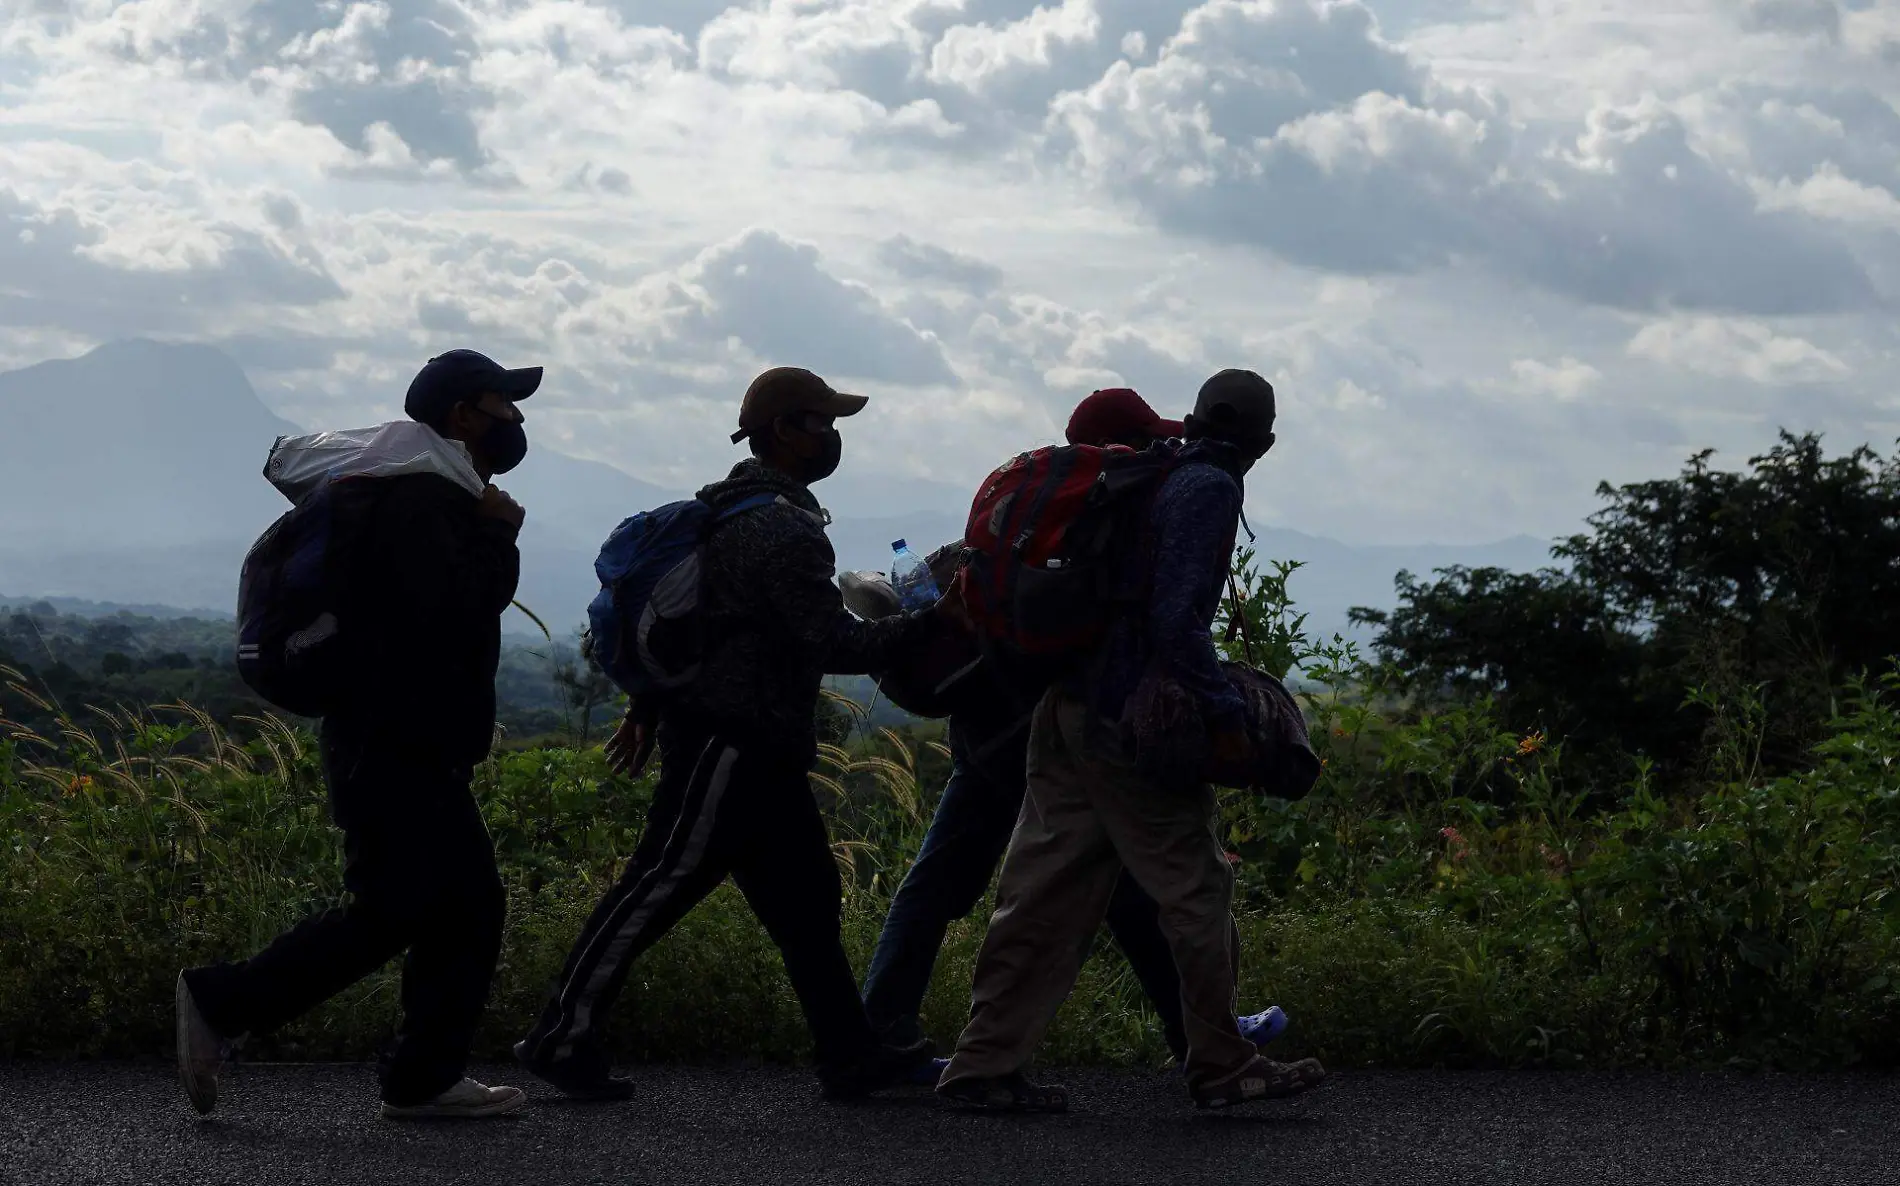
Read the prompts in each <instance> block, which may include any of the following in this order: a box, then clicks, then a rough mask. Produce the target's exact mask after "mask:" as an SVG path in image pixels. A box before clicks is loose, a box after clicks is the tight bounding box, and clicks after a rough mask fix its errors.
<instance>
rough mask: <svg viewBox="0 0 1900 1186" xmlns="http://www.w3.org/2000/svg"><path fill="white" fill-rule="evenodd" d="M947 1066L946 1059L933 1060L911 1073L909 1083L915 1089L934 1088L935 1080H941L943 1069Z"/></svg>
mask: <svg viewBox="0 0 1900 1186" xmlns="http://www.w3.org/2000/svg"><path fill="white" fill-rule="evenodd" d="M949 1065H950V1060H949V1059H947V1058H933V1059H931V1060H930V1061H929V1062H926V1063H923V1064H921V1065H920V1066H919V1067H918V1068H917V1069H916V1070H914V1071H912V1072H911V1074H910V1082H911V1083H912V1084H913V1085H914V1086H917V1087H935V1086H936V1085H937V1080H939V1079H941V1078H943V1069H944V1068H945V1067H947V1066H949Z"/></svg>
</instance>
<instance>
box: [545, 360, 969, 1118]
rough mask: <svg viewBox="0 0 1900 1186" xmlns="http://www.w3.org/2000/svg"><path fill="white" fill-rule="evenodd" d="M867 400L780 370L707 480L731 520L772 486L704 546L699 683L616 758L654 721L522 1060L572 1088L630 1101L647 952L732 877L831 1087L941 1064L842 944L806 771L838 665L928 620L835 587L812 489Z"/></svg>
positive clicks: (615, 753) (898, 643)
mask: <svg viewBox="0 0 1900 1186" xmlns="http://www.w3.org/2000/svg"><path fill="white" fill-rule="evenodd" d="M865 402H866V401H865V398H864V397H863V396H859V395H845V394H841V393H840V392H837V391H834V390H832V388H831V387H830V386H829V385H828V384H826V383H825V382H824V380H822V379H820V378H819V377H818V376H816V375H814V374H812V373H811V372H810V371H806V370H799V369H795V368H791V367H780V368H776V369H774V370H770V371H767V372H765V373H764V374H763V375H760V376H759V377H758V378H757V379H756V380H754V381H753V383H752V385H751V387H750V388H749V389H748V390H747V391H746V394H745V400H744V402H743V404H742V405H741V407H740V411H739V431H737V432H736V433H734V434H733V437H732V439H733V442H734V443H737V442H739V441H741V440H744V441H747V442H748V444H749V446H750V448H751V451H752V457H751V458H749V459H747V460H744V461H741V462H740V463H739V464H738V465H736V466H735V467H733V470H732V473H731V475H730V476H729V477H727V478H726V479H725V480H724V481H722V482H715V483H714V484H712V485H710V486H708V487H706V488H705V489H704V490H702V491H700V492H699V497H700V498H701V499H702V500H704V501H705V502H706V503H708V504H709V505H711V506H712V507H713V509H714V510H715V511H716V512H717V511H722V510H724V509H726V508H732V507H736V506H737V505H738V504H740V503H743V502H748V501H751V500H756V498H757V496H759V495H762V494H763V495H770V496H772V497H771V501H769V502H767V503H765V504H764V505H762V506H758V507H757V508H756V509H752V510H746V511H743V512H741V513H738V514H736V515H733V516H732V517H729V518H725V519H723V520H720V521H719V522H718V523H717V525H716V526H715V527H714V528H713V531H712V535H711V536H710V538H709V539H708V540H707V542H706V544H705V550H704V558H703V561H702V570H701V571H702V574H703V575H702V578H701V580H702V583H701V589H700V610H699V613H700V615H701V619H702V627H701V633H702V636H703V638H704V639H705V647H706V650H705V654H704V656H703V659H702V661H701V664H700V668H699V673H698V675H697V676H696V678H695V679H694V680H693V682H692V683H691V684H689V685H688V686H687V687H686V688H684V689H682V690H681V691H680V692H679V693H677V694H675V695H673V696H671V697H669V698H668V699H667V700H666V701H665V702H664V703H660V704H654V705H635V706H633V707H632V708H630V710H629V713H628V718H627V721H626V723H625V724H623V725H622V726H621V729H620V732H619V733H617V734H616V735H615V737H614V740H613V741H612V742H610V743H609V747H608V748H609V753H610V756H612V757H613V759H614V760H615V761H616V763H617V764H619V765H620V766H621V767H622V768H626V767H629V766H631V765H634V764H635V759H634V755H635V754H636V752H638V751H640V750H642V749H643V748H644V743H645V738H646V735H647V731H648V729H649V728H650V727H652V726H653V725H654V724H655V723H656V722H657V736H658V744H659V750H660V778H659V784H658V786H657V788H656V790H655V792H654V798H653V805H652V806H651V808H649V810H648V812H647V823H646V832H645V834H644V835H643V836H642V837H641V840H640V844H639V847H638V849H637V850H636V851H635V852H634V854H633V859H632V860H631V861H630V862H629V863H628V865H627V868H626V870H625V872H624V873H623V874H622V875H621V877H620V881H619V883H618V884H617V885H615V886H614V888H613V889H612V890H610V891H609V892H608V894H607V896H606V898H605V899H604V900H602V902H601V903H600V905H599V907H598V908H597V909H595V911H594V913H593V916H592V917H591V918H590V919H589V920H588V922H587V925H586V926H585V928H583V930H582V931H581V935H580V938H579V940H578V941H576V943H575V944H574V948H573V951H572V953H571V954H570V955H569V956H568V959H567V966H566V968H565V969H564V970H563V972H562V973H561V979H560V983H559V985H558V987H557V989H556V991H555V993H554V994H553V996H552V998H551V999H550V1000H549V1001H548V1004H547V1008H546V1010H545V1012H544V1013H543V1014H542V1016H541V1019H540V1021H539V1022H538V1023H537V1024H536V1025H535V1027H534V1029H533V1031H532V1032H531V1033H530V1034H529V1035H528V1036H527V1037H526V1038H525V1039H523V1040H522V1041H521V1042H520V1043H519V1044H518V1045H517V1046H516V1047H515V1053H516V1055H517V1057H519V1058H520V1060H521V1062H522V1065H523V1066H525V1067H526V1068H527V1069H528V1070H529V1071H531V1072H532V1073H534V1074H535V1075H537V1076H539V1077H540V1078H542V1079H544V1080H546V1081H547V1082H549V1083H552V1084H553V1085H554V1086H556V1087H558V1088H560V1089H561V1090H562V1091H564V1092H566V1093H567V1094H569V1095H571V1096H576V1097H582V1098H593V1099H616V1098H625V1097H627V1096H628V1095H630V1094H631V1092H632V1090H633V1086H632V1083H631V1081H629V1080H627V1079H624V1078H617V1077H614V1076H613V1075H612V1074H611V1072H610V1069H609V1067H610V1064H609V1057H608V1053H607V1048H606V1044H605V1042H604V1041H603V1039H602V1036H601V1031H602V1023H603V1022H604V1021H605V1020H606V1017H607V1014H608V1012H609V1010H610V1009H611V1008H612V1006H613V1003H614V1001H615V999H616V998H617V997H618V996H619V994H620V990H621V987H622V986H623V985H624V984H625V983H626V979H627V975H628V972H629V971H630V969H631V968H632V966H633V963H634V961H635V960H636V959H638V958H639V957H640V955H641V953H642V952H644V951H646V950H647V948H649V947H651V946H652V945H653V944H654V943H655V942H657V941H658V940H659V939H660V938H661V936H663V935H665V934H666V932H667V931H668V930H669V929H671V928H672V926H673V925H674V924H675V923H677V922H678V921H679V920H680V919H681V918H683V917H684V916H685V915H686V913H687V911H689V910H691V909H692V908H693V907H694V906H695V905H697V904H698V903H699V902H700V901H702V900H703V899H704V898H705V897H706V895H707V894H709V893H711V892H712V891H713V889H714V888H715V887H716V886H718V885H719V883H720V882H721V881H723V880H724V879H725V878H726V876H727V875H728V874H730V875H731V876H732V877H733V879H734V880H735V881H736V882H737V883H738V886H739V889H740V892H742V893H743V894H745V896H746V901H747V902H748V903H749V904H750V905H751V907H752V910H753V913H754V914H756V915H757V916H758V918H759V921H760V922H761V923H763V924H764V925H765V929H766V931H767V933H769V934H770V935H771V937H772V940H773V942H774V943H776V944H777V945H778V949H779V952H780V954H781V955H782V956H783V957H784V960H785V971H786V973H787V975H788V976H789V977H790V979H791V982H792V988H793V990H794V991H795V992H796V993H797V994H798V999H799V1004H800V1005H801V1006H802V1007H803V1009H804V1013H805V1020H806V1023H807V1024H808V1025H809V1027H810V1029H811V1033H812V1037H813V1039H814V1041H815V1045H816V1054H817V1064H818V1076H819V1080H820V1082H821V1084H822V1085H823V1088H824V1093H825V1095H826V1096H827V1097H828V1098H832V1099H849V1098H854V1097H858V1096H862V1095H866V1094H869V1093H870V1092H873V1091H876V1090H879V1089H881V1088H883V1087H886V1086H888V1085H890V1084H892V1083H894V1082H897V1081H899V1080H901V1079H903V1078H904V1077H905V1076H907V1075H909V1074H910V1073H912V1072H913V1071H914V1070H915V1068H916V1067H917V1066H918V1065H919V1064H920V1063H925V1062H927V1061H928V1060H929V1050H928V1048H927V1047H926V1046H924V1045H922V1044H921V1043H913V1044H911V1045H910V1046H908V1047H907V1048H903V1049H898V1048H892V1047H886V1046H884V1045H883V1044H881V1043H880V1042H879V1040H878V1038H877V1036H876V1034H875V1033H874V1031H873V1030H872V1028H871V1023H870V1022H869V1020H867V1018H866V1017H865V1013H864V1003H863V1001H862V1000H861V999H860V998H859V996H858V990H857V984H856V981H855V980H854V978H853V977H852V974H851V964H850V961H849V960H848V959H847V957H846V955H845V951H844V946H843V943H842V941H841V939H840V931H839V928H840V919H839V911H840V909H841V906H842V896H841V893H840V886H839V881H838V867H837V863H836V861H835V859H834V857H833V856H832V852H831V846H830V838H829V836H828V835H827V833H826V830H825V822H824V818H823V817H822V816H821V815H820V814H819V811H818V803H817V801H816V799H814V798H813V795H812V790H811V783H810V779H809V772H810V770H811V767H812V765H813V763H814V762H815V761H816V760H817V755H818V742H817V732H816V714H817V708H818V696H819V684H820V682H821V680H822V679H823V677H824V676H825V675H826V674H827V673H837V674H863V673H865V672H868V671H871V670H873V669H876V668H880V667H883V666H885V665H886V664H887V663H888V662H889V659H890V656H891V655H892V654H893V653H895V651H896V649H897V648H899V647H902V646H903V645H905V644H906V643H907V642H908V641H909V639H910V638H911V637H912V635H913V632H914V630H915V629H916V627H917V625H918V623H919V615H905V616H900V617H897V618H893V619H889V620H886V621H883V622H874V623H867V622H861V621H859V620H858V619H857V618H854V617H853V616H851V615H850V614H849V613H847V612H846V611H845V608H844V603H843V599H842V596H841V595H840V593H839V591H838V588H837V586H836V585H834V584H833V583H832V576H833V571H834V567H835V563H836V561H835V558H834V555H833V552H832V548H831V544H830V541H829V540H827V539H826V537H825V524H826V522H827V521H828V519H827V517H826V515H825V513H824V512H823V510H822V509H820V507H819V505H818V501H817V499H815V498H814V497H813V496H812V493H811V489H810V487H811V486H812V484H813V483H815V482H818V481H821V480H823V479H824V478H826V477H829V476H830V475H831V474H832V472H833V471H835V470H836V469H837V468H838V463H839V459H840V456H841V454H842V450H843V443H842V439H841V437H840V436H839V433H838V429H837V427H836V424H835V422H836V420H837V419H838V418H840V417H846V416H852V415H855V414H857V413H858V412H859V411H861V410H862V409H863V408H864V406H865ZM930 612H933V611H928V610H926V611H920V613H930Z"/></svg>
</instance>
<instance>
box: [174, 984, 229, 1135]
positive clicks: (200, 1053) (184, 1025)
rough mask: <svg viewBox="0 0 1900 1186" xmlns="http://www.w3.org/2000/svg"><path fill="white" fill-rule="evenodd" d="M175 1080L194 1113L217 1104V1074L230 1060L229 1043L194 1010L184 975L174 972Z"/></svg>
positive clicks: (202, 1113) (203, 1113) (208, 1111)
mask: <svg viewBox="0 0 1900 1186" xmlns="http://www.w3.org/2000/svg"><path fill="white" fill-rule="evenodd" d="M177 1002H178V1081H179V1082H180V1083H182V1084H184V1086H185V1096H186V1097H187V1098H188V1099H190V1100H191V1106H192V1107H193V1108H196V1109H197V1111H198V1115H200V1116H209V1115H210V1114H211V1110H212V1109H213V1108H215V1107H217V1106H218V1075H219V1073H220V1072H222V1071H223V1070H224V1065H225V1064H226V1063H227V1062H229V1061H230V1060H231V1043H230V1041H229V1040H228V1039H227V1038H225V1037H224V1035H222V1034H220V1033H219V1032H218V1031H217V1030H215V1029H212V1028H211V1023H210V1022H208V1021H206V1020H205V1015H204V1014H203V1013H201V1012H199V1011H198V1002H197V1000H196V999H194V998H193V997H192V995H191V985H189V984H187V983H186V982H185V974H184V973H183V972H180V973H179V974H178V991H177Z"/></svg>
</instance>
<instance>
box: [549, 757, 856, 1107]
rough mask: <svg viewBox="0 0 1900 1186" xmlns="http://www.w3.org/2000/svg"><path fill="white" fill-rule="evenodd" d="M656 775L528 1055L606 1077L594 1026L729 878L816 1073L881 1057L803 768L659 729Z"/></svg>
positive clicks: (826, 839)
mask: <svg viewBox="0 0 1900 1186" xmlns="http://www.w3.org/2000/svg"><path fill="white" fill-rule="evenodd" d="M659 746H660V779H659V784H658V786H657V787H656V789H655V791H654V795H653V805H652V806H651V807H650V808H648V810H647V822H646V832H645V834H644V835H643V836H642V837H641V838H640V844H639V847H638V848H637V849H635V851H634V854H633V859H632V860H631V861H630V862H629V863H628V865H627V868H626V871H625V872H624V873H622V874H621V876H620V880H619V882H618V883H617V884H616V885H615V886H614V887H613V889H611V890H609V891H608V893H607V896H606V897H605V898H604V899H602V901H601V903H600V905H599V906H597V907H596V908H595V909H594V913H593V916H592V917H591V918H589V919H588V920H587V925H586V927H584V928H583V929H582V931H581V935H580V938H579V939H578V940H577V941H576V942H575V944H574V949H573V951H572V952H571V953H570V954H569V955H568V958H567V966H566V968H565V969H564V970H563V971H562V973H561V980H560V984H559V986H558V987H557V988H556V990H555V993H554V995H553V997H552V998H551V999H550V1000H549V1001H548V1005H547V1008H546V1010H545V1011H544V1012H543V1013H542V1015H541V1020H540V1021H539V1022H538V1023H536V1025H535V1027H534V1030H533V1032H532V1033H530V1034H529V1035H528V1039H527V1042H528V1050H527V1053H528V1055H529V1057H531V1058H533V1059H535V1060H538V1061H543V1062H551V1063H555V1064H560V1065H564V1066H568V1067H571V1068H573V1069H575V1070H577V1071H579V1070H587V1071H594V1070H599V1069H603V1068H604V1067H605V1066H606V1065H607V1063H608V1058H607V1051H606V1048H605V1045H604V1043H603V1041H602V1039H601V1028H602V1023H603V1022H604V1021H605V1020H606V1017H607V1014H608V1012H609V1010H610V1009H611V1008H612V1007H613V1003H614V1000H615V999H616V998H617V997H618V996H619V995H620V990H621V987H622V986H623V985H624V984H625V983H626V980H627V974H628V972H629V971H630V970H631V969H632V967H633V963H634V961H635V960H636V959H638V958H639V957H640V954H641V953H642V952H644V951H645V950H646V949H647V948H649V947H651V946H653V944H654V943H656V942H658V941H659V940H660V938H661V937H662V936H664V935H665V934H666V932H667V931H668V930H670V929H671V928H672V927H673V925H674V924H675V923H677V922H678V921H679V920H680V919H682V918H684V917H685V916H686V912H687V911H689V910H691V909H692V908H693V907H694V906H696V905H698V904H699V903H700V902H701V901H703V900H704V899H705V897H706V895H708V894H710V893H711V892H712V891H713V890H714V889H715V888H716V887H717V886H718V885H719V883H720V882H721V881H723V880H725V878H726V876H727V874H731V875H732V879H733V880H734V881H735V882H737V883H738V886H739V890H740V892H741V893H743V894H745V897H746V901H747V902H748V903H750V904H751V906H752V912H753V913H754V914H755V915H757V916H758V919H759V921H760V922H761V923H763V924H764V925H765V930H766V933H767V934H769V935H770V936H771V937H772V941H773V942H774V943H775V944H777V945H778V949H779V954H780V955H781V956H782V957H783V958H784V960H785V971H786V974H787V975H788V976H789V977H790V979H791V982H792V989H793V991H794V992H796V993H797V994H798V1001H799V1004H800V1005H801V1006H802V1007H803V1008H804V1011H805V1022H806V1024H807V1025H808V1026H809V1027H810V1029H811V1033H812V1038H813V1040H814V1042H815V1044H816V1047H817V1060H818V1065H819V1071H820V1073H821V1074H823V1073H824V1072H826V1071H827V1070H830V1069H833V1068H839V1067H844V1066H847V1065H849V1064H852V1063H854V1062H857V1061H859V1060H861V1059H863V1058H865V1057H867V1056H869V1055H870V1054H872V1053H874V1052H875V1051H876V1049H877V1039H876V1036H875V1035H874V1034H873V1033H872V1030H871V1024H870V1022H869V1021H868V1020H866V1018H865V1015H864V1003H863V1001H862V1000H861V999H859V997H858V989H857V982H856V981H855V980H854V979H853V978H852V974H851V962H850V960H849V959H848V958H847V957H846V956H845V952H844V944H843V941H842V939H841V938H840V934H839V925H840V924H839V911H840V909H841V907H842V904H843V897H842V893H841V890H840V886H839V881H838V865H837V861H836V859H835V858H834V857H833V856H832V852H831V839H830V836H829V835H828V834H827V833H826V831H825V821H824V818H823V817H822V816H821V815H819V813H818V803H817V801H816V800H815V799H814V798H813V797H812V791H811V782H810V779H809V762H808V761H807V760H806V759H805V758H804V757H803V756H802V755H796V756H794V755H785V754H781V753H775V752H772V751H770V750H764V749H759V748H757V747H747V746H745V744H744V743H743V742H742V741H739V740H736V739H734V738H729V737H726V736H722V735H720V734H719V733H718V732H715V731H714V730H712V729H710V728H707V727H705V726H702V725H696V724H691V723H685V722H679V721H670V720H669V721H666V722H663V723H662V726H661V732H660V737H659Z"/></svg>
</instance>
